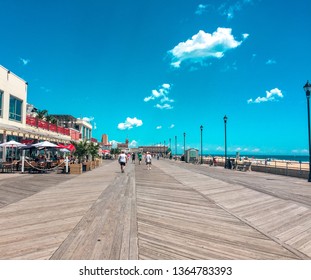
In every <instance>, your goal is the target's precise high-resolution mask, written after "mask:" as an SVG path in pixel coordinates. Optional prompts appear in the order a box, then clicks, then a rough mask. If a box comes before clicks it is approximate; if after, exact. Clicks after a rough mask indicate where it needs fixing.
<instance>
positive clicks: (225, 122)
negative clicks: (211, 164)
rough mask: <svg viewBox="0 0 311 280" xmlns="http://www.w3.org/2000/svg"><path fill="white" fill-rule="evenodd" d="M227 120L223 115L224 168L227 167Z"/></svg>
mask: <svg viewBox="0 0 311 280" xmlns="http://www.w3.org/2000/svg"><path fill="white" fill-rule="evenodd" d="M227 120H228V117H227V116H226V115H225V116H224V124H225V166H224V167H225V168H228V166H227Z"/></svg>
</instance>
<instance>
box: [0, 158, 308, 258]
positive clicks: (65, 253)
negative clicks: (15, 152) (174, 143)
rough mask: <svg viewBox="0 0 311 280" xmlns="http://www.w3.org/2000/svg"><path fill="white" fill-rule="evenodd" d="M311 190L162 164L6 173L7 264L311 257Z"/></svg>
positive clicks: (1, 252) (2, 224)
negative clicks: (12, 261) (23, 261)
mask: <svg viewBox="0 0 311 280" xmlns="http://www.w3.org/2000/svg"><path fill="white" fill-rule="evenodd" d="M310 258H311V184H310V183H308V182H306V181H305V180H303V179H297V178H290V177H283V176H277V175H271V174H263V173H257V172H247V173H245V172H238V171H232V170H226V169H224V168H221V167H209V166H205V165H203V166H199V165H191V164H185V163H181V162H174V161H169V160H154V162H153V166H152V170H147V169H146V166H145V165H138V164H137V163H136V165H134V164H132V163H129V164H128V165H127V167H126V172H125V173H124V174H122V173H120V171H119V167H118V163H117V162H116V161H105V162H104V164H103V165H102V166H101V167H99V168H96V169H95V170H92V171H89V172H86V173H84V174H82V175H64V174H13V175H11V174H0V259H31V260H34V259H57V260H61V259H67V260H68V259H75V260H77V259H89V260H95V259H113V260H120V259H124V260H127V259H128V260H129V259H180V260H181V259H310Z"/></svg>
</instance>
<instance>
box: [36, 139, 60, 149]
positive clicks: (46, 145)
mask: <svg viewBox="0 0 311 280" xmlns="http://www.w3.org/2000/svg"><path fill="white" fill-rule="evenodd" d="M32 146H33V147H36V148H55V147H58V146H57V145H56V144H53V143H51V142H49V141H43V142H40V143H36V144H33V145H32Z"/></svg>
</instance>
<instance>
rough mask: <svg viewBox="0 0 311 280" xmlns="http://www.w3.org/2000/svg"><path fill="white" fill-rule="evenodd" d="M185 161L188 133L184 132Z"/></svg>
mask: <svg viewBox="0 0 311 280" xmlns="http://www.w3.org/2000/svg"><path fill="white" fill-rule="evenodd" d="M184 160H186V132H184Z"/></svg>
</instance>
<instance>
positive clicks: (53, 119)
mask: <svg viewBox="0 0 311 280" xmlns="http://www.w3.org/2000/svg"><path fill="white" fill-rule="evenodd" d="M45 120H46V121H47V122H49V123H53V124H56V123H57V119H56V118H55V117H54V116H52V115H46V117H45Z"/></svg>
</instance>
